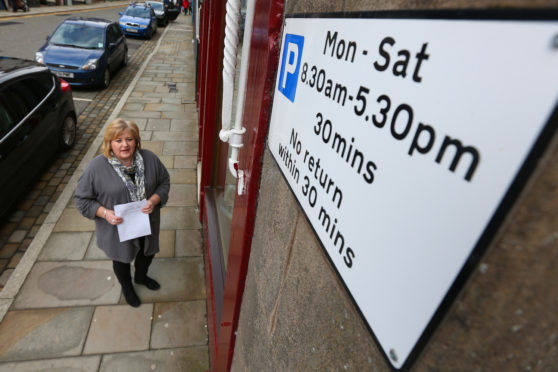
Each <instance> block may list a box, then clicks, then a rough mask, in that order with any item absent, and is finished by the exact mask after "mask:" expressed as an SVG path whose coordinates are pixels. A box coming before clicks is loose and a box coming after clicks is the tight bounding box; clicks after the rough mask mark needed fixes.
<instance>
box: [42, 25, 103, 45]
mask: <svg viewBox="0 0 558 372" xmlns="http://www.w3.org/2000/svg"><path fill="white" fill-rule="evenodd" d="M50 42H51V43H52V44H55V45H63V46H71V47H77V48H86V49H100V48H103V45H104V43H105V30H104V29H103V28H99V27H91V26H88V25H85V24H77V23H63V24H61V25H60V27H58V28H57V29H56V31H55V32H54V34H53V35H52V37H51V38H50Z"/></svg>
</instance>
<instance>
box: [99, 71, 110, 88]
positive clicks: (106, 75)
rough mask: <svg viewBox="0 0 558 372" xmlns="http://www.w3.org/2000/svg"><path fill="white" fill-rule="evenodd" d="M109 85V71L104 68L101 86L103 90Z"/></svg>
mask: <svg viewBox="0 0 558 372" xmlns="http://www.w3.org/2000/svg"><path fill="white" fill-rule="evenodd" d="M109 85H110V69H109V67H108V66H107V68H105V73H104V74H103V82H102V83H101V86H102V87H103V89H106V88H108V87H109Z"/></svg>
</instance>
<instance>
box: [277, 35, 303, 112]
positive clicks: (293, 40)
mask: <svg viewBox="0 0 558 372" xmlns="http://www.w3.org/2000/svg"><path fill="white" fill-rule="evenodd" d="M303 47H304V36H299V35H293V34H287V35H285V45H284V46H283V57H282V58H281V70H280V72H279V84H278V87H277V89H279V91H280V92H281V93H283V94H284V95H285V97H287V98H288V99H289V100H290V101H291V102H294V99H295V94H296V85H297V83H298V73H299V71H300V60H301V59H302V48H303Z"/></svg>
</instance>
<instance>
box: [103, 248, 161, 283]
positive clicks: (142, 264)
mask: <svg viewBox="0 0 558 372" xmlns="http://www.w3.org/2000/svg"><path fill="white" fill-rule="evenodd" d="M142 243H143V242H142ZM153 256H154V255H151V256H146V255H144V253H143V244H141V249H140V250H139V252H138V254H137V256H136V259H135V261H134V267H135V269H136V272H135V274H134V279H135V280H136V281H137V282H142V281H143V280H145V278H146V277H147V270H149V265H151V262H152V261H153ZM112 268H113V269H114V273H115V274H116V277H117V278H118V281H119V282H120V285H121V286H122V287H124V288H131V287H132V274H131V272H130V264H129V263H124V262H119V261H112Z"/></svg>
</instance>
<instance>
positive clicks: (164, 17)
mask: <svg viewBox="0 0 558 372" xmlns="http://www.w3.org/2000/svg"><path fill="white" fill-rule="evenodd" d="M145 4H147V5H149V6H150V7H151V9H153V11H154V12H155V16H156V17H157V25H159V26H163V27H165V26H166V25H168V24H169V17H168V14H167V8H166V7H165V5H164V4H163V2H162V1H146V2H145Z"/></svg>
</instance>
